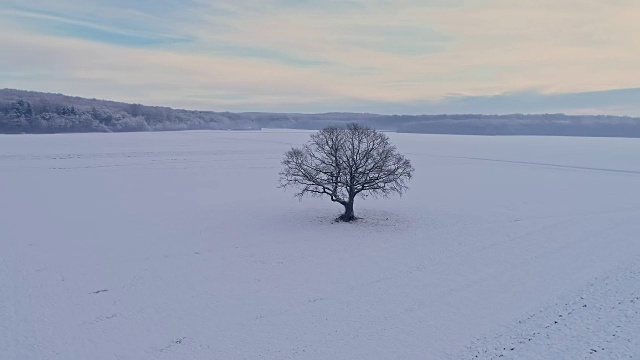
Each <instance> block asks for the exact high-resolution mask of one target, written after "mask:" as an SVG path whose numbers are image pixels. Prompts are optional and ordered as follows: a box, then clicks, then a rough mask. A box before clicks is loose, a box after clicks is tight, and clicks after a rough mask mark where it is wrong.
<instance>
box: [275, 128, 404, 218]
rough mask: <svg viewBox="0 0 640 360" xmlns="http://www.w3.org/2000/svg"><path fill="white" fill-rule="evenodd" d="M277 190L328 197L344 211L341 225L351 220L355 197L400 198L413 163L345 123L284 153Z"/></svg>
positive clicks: (374, 134)
mask: <svg viewBox="0 0 640 360" xmlns="http://www.w3.org/2000/svg"><path fill="white" fill-rule="evenodd" d="M282 165H283V166H284V169H283V170H282V171H281V172H280V187H283V188H289V187H293V188H296V189H297V190H298V192H297V193H296V196H297V197H299V198H302V197H303V196H305V195H311V196H323V195H326V196H329V197H330V198H331V201H333V202H337V203H340V204H341V205H342V206H344V214H342V215H341V216H340V217H339V218H338V219H336V220H340V221H346V222H349V221H352V220H354V219H355V218H356V217H355V215H354V212H353V201H354V200H355V198H356V196H358V195H360V196H361V197H363V198H364V197H366V196H368V195H373V196H382V197H388V196H389V195H391V194H398V195H402V193H403V192H404V191H406V190H407V189H408V187H407V185H406V182H407V180H409V179H411V177H412V176H413V170H414V169H413V167H412V166H411V162H410V161H409V160H408V159H406V158H405V157H404V156H403V155H401V154H399V153H398V152H397V150H396V147H395V146H393V145H391V143H390V142H389V137H388V136H387V135H385V134H384V133H381V132H378V131H376V130H374V129H370V128H368V127H365V126H362V125H358V124H349V125H347V127H346V128H337V127H329V128H326V129H324V130H320V131H318V132H317V133H315V134H312V135H311V138H310V139H309V141H308V142H307V144H305V145H303V147H302V148H292V149H291V150H289V151H287V152H286V153H285V154H284V160H282Z"/></svg>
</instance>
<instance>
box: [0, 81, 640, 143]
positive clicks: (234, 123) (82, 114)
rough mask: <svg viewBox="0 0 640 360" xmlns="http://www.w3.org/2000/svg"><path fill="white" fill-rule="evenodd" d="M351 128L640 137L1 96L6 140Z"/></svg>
mask: <svg viewBox="0 0 640 360" xmlns="http://www.w3.org/2000/svg"><path fill="white" fill-rule="evenodd" d="M347 122H360V123H363V124H365V125H368V126H371V127H374V128H377V129H382V130H390V131H397V132H410V133H427V134H464V135H556V136H608V137H640V118H632V117H624V116H605V115H565V114H534V115H529V114H510V115H477V114H460V115H449V114H443V115H378V114H360V113H337V112H336V113H324V114H290V113H260V112H247V113H231V112H214V111H192V110H180V109H172V108H169V107H159V106H145V105H141V104H128V103H122V102H115V101H107V100H97V99H86V98H80V97H72V96H66V95H62V94H51V93H42V92H34V91H24V90H13V89H2V90H0V133H5V134H20V133H34V134H51V133H71V132H131V131H172V130H259V129H262V128H290V129H309V130H315V129H320V128H323V127H326V126H340V125H342V124H345V123H347Z"/></svg>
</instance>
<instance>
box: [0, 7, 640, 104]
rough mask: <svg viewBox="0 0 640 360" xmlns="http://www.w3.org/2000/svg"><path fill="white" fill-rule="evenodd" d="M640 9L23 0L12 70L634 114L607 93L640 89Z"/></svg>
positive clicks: (8, 28)
mask: <svg viewBox="0 0 640 360" xmlns="http://www.w3.org/2000/svg"><path fill="white" fill-rule="evenodd" d="M637 13H640V3H638V2H636V1H630V0H613V1H604V0H580V1H578V0H561V1H558V0H553V1H552V0H521V1H507V0H486V1H485V0H482V1H481V0H451V1H449V0H447V1H445V0H422V1H419V0H397V1H390V0H370V1H364V0H352V1H338V0H325V1H320V0H304V1H302V0H299V1H293V0H261V1H258V0H247V1H242V2H238V1H230V0H219V1H204V0H189V1H177V0H160V1H150V0H141V1H124V0H115V1H104V0H88V1H85V2H78V1H72V0H57V1H56V2H51V1H45V0H23V1H19V2H18V1H15V0H9V4H8V6H5V7H3V9H2V10H0V31H1V33H0V46H1V47H2V48H3V56H2V57H0V69H2V70H0V81H1V82H2V84H3V85H4V86H7V87H15V88H26V89H33V90H47V91H54V92H66V93H70V94H74V95H84V96H91V97H100V98H113V99H116V100H123V101H136V102H146V103H150V104H158V105H174V106H183V107H193V108H199V109H206V108H215V109H220V110H222V109H230V110H236V111H237V110H260V109H269V110H272V111H294V110H295V111H305V109H307V112H310V111H315V110H320V109H322V110H326V111H330V110H334V111H341V110H345V111H354V110H358V111H374V110H375V109H378V110H376V111H380V112H394V113H395V112H397V113H402V112H406V113H415V112H419V111H425V112H428V111H431V109H440V110H443V111H444V110H446V112H467V110H468V111H471V112H473V111H472V110H473V109H479V110H477V111H478V112H479V111H482V112H484V111H485V110H486V111H488V112H503V111H501V110H500V109H504V110H508V109H513V110H517V109H525V110H524V112H535V111H536V110H535V109H539V111H542V112H545V111H555V110H553V109H559V110H561V109H567V111H578V112H579V111H586V110H585V109H588V110H589V111H595V112H599V111H601V110H602V111H615V112H616V113H620V112H624V111H630V112H633V111H635V110H633V109H632V108H633V106H632V105H631V104H629V103H628V101H627V100H624V101H622V100H623V99H627V98H626V97H625V96H629V95H627V94H628V92H627V90H620V91H619V92H607V93H602V94H600V92H602V91H606V90H610V89H634V88H637V87H638V86H640V71H638V70H640V69H639V67H640V38H639V37H637V36H635V35H634V34H637V33H638V32H640V23H638V22H637V21H636V19H635V14H637ZM5 54H6V55H5ZM530 89H535V91H533V92H532V91H529V90H530ZM629 91H630V90H629ZM630 93H631V94H634V95H635V94H636V93H635V92H633V91H631V92H630ZM453 94H457V95H455V96H453ZM514 94H515V95H514ZM566 94H582V95H579V96H578V95H575V97H572V95H566ZM584 94H599V95H593V96H596V97H597V98H602V99H605V98H606V97H609V98H614V99H621V100H620V102H621V103H620V104H617V105H616V104H613V105H611V104H608V103H606V101H604V100H602V101H600V102H599V101H595V100H593V98H590V97H589V96H587V95H584ZM527 99H528V100H527ZM581 101H585V104H581V103H580V102H581ZM586 102H588V104H587V103H586ZM614 103H615V101H614ZM402 109H405V111H402ZM581 109H582V110H581ZM625 109H627V110H625Z"/></svg>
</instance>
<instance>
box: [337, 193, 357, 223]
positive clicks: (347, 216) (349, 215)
mask: <svg viewBox="0 0 640 360" xmlns="http://www.w3.org/2000/svg"><path fill="white" fill-rule="evenodd" d="M342 205H344V214H342V215H340V217H339V218H338V219H339V220H340V221H345V222H349V221H353V220H355V219H356V216H355V215H354V214H353V199H350V200H349V201H348V202H346V203H344V204H342Z"/></svg>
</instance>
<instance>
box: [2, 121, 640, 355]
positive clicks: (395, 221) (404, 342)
mask: <svg viewBox="0 0 640 360" xmlns="http://www.w3.org/2000/svg"><path fill="white" fill-rule="evenodd" d="M389 135H390V136H391V137H392V140H393V141H394V143H395V144H397V145H398V148H399V150H400V151H401V152H402V153H404V154H406V155H407V156H408V157H409V158H410V159H411V160H412V162H413V165H414V167H415V168H416V176H415V178H414V179H413V180H412V182H411V183H410V186H411V190H410V191H409V192H408V193H407V194H406V195H405V196H403V197H402V198H392V199H372V198H368V199H366V200H362V199H358V200H357V201H356V216H359V217H361V218H362V219H361V220H359V221H357V222H355V223H353V224H344V223H335V222H333V221H332V220H333V219H334V218H335V217H336V216H337V215H339V213H340V210H341V209H340V207H339V206H337V205H335V204H333V203H331V202H330V201H328V200H327V199H305V200H303V201H301V202H299V201H297V200H296V199H294V198H293V197H292V193H291V192H284V191H282V190H281V189H278V188H277V178H278V171H279V168H280V165H279V162H280V159H281V157H282V154H283V152H284V151H286V150H287V149H288V148H289V147H290V146H292V145H298V144H301V143H303V142H304V141H306V139H307V137H308V132H305V131H275V130H271V131H257V132H247V131H243V132H171V133H127V134H65V135H17V136H0V199H2V206H0V284H2V286H0V359H20V360H22V359H328V358H331V359H367V358H368V359H414V358H423V359H424V358H427V359H464V358H469V359H471V358H481V359H492V358H498V357H501V356H502V358H514V359H540V358H547V359H558V358H572V359H581V358H588V359H610V358H631V357H632V356H633V355H636V357H637V356H638V355H640V339H639V337H638V336H637V335H636V334H637V333H639V332H640V328H639V327H638V322H637V321H634V320H635V319H637V317H638V316H637V314H638V311H639V310H640V307H639V306H640V305H639V302H640V300H639V299H638V297H639V296H640V282H638V281H637V277H638V274H639V273H640V267H638V265H637V264H638V263H639V262H638V260H639V259H640V242H638V241H637V239H638V236H637V234H638V233H639V232H640V222H639V221H638V217H639V216H640V192H638V180H639V179H640V177H639V176H640V161H639V160H640V141H638V140H637V139H609V138H566V137H480V136H477V137H473V136H449V135H417V134H393V133H390V134H389ZM584 305H586V307H583V306H584ZM556 321H557V323H556ZM614 335H615V336H614ZM511 348H513V349H514V350H511Z"/></svg>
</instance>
